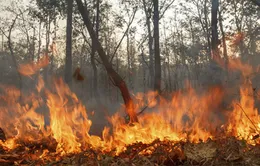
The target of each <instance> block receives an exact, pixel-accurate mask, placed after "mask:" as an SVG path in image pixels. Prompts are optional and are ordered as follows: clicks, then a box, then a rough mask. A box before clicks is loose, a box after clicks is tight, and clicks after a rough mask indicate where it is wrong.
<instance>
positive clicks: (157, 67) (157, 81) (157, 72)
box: [153, 0, 161, 92]
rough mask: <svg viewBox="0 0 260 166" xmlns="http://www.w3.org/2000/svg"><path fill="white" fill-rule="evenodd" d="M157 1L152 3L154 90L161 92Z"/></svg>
mask: <svg viewBox="0 0 260 166" xmlns="http://www.w3.org/2000/svg"><path fill="white" fill-rule="evenodd" d="M158 3H159V2H158V0H154V1H153V5H154V16H153V17H154V18H153V21H154V60H155V70H154V71H155V80H154V90H156V91H158V92H161V59H160V43H159V41H160V39H159V9H158V8H159V4H158Z"/></svg>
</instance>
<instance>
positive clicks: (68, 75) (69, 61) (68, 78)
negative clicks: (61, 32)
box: [65, 0, 73, 84]
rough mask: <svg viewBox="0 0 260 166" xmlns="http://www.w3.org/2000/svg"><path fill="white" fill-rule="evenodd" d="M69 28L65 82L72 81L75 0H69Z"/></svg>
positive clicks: (67, 32)
mask: <svg viewBox="0 0 260 166" xmlns="http://www.w3.org/2000/svg"><path fill="white" fill-rule="evenodd" d="M67 1H68V6H67V29H66V61H65V82H66V83H67V84H70V83H71V81H72V58H71V54H72V8H73V0H67Z"/></svg>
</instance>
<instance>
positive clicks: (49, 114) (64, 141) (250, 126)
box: [0, 57, 260, 158]
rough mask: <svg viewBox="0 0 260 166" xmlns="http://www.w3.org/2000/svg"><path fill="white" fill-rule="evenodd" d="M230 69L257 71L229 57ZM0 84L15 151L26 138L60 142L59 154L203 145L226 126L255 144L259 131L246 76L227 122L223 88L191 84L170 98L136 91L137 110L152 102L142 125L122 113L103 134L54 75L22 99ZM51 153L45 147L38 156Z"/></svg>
mask: <svg viewBox="0 0 260 166" xmlns="http://www.w3.org/2000/svg"><path fill="white" fill-rule="evenodd" d="M45 58H46V57H45ZM46 64H47V61H46V59H42V60H40V61H39V62H38V63H37V64H34V63H30V64H28V65H22V66H21V67H20V73H23V74H24V75H28V76H29V75H30V76H31V75H33V74H36V72H37V71H38V70H39V69H40V68H42V67H44V66H45V65H46ZM228 68H229V69H230V70H239V71H242V74H243V76H244V77H245V78H247V77H248V76H249V75H251V74H252V73H253V72H254V69H253V67H251V66H250V65H247V64H243V63H242V62H241V61H239V60H238V59H232V60H230V63H229V66H228ZM0 88H1V89H2V91H3V95H2V96H0V98H1V99H3V100H2V101H3V103H1V106H0V127H1V128H3V130H4V131H5V133H6V136H7V140H6V141H0V145H1V146H3V147H5V148H6V149H14V148H16V147H17V146H19V143H21V142H23V143H24V142H28V143H42V142H46V141H47V142H48V143H47V144H51V145H55V148H56V153H57V154H60V155H66V154H68V153H79V152H80V151H82V150H84V149H88V148H93V149H99V150H101V151H103V152H107V151H109V152H111V151H114V153H115V155H116V154H119V153H120V152H122V151H124V150H126V145H130V144H133V143H136V142H142V143H147V144H149V143H152V142H153V141H154V140H156V139H159V140H171V141H190V142H194V143H198V142H201V141H206V140H207V139H215V137H216V136H217V135H218V129H219V126H223V127H222V128H223V130H225V134H230V135H232V136H235V137H237V138H239V139H245V140H246V141H247V142H248V143H250V144H255V143H256V140H254V141H253V140H252V136H253V135H254V134H259V131H260V116H259V114H258V110H257V109H256V108H255V106H254V102H255V98H254V97H253V96H252V95H251V96H250V94H253V93H254V92H253V89H252V85H251V82H250V80H247V79H246V81H245V82H244V83H243V84H242V86H241V88H240V99H239V100H237V101H233V102H232V103H231V106H232V110H230V111H227V110H221V111H223V112H225V115H226V117H227V121H225V120H223V119H221V118H219V115H220V114H221V113H220V112H219V110H220V109H221V108H220V105H221V102H222V101H223V98H224V96H225V95H226V92H225V91H224V89H223V88H220V87H212V88H209V89H208V90H206V92H205V90H204V91H196V90H195V89H193V88H192V87H191V86H190V85H187V86H186V89H184V90H182V91H177V92H175V93H173V94H171V96H170V97H167V98H163V97H161V96H158V94H157V93H156V92H148V93H146V94H143V93H137V94H136V95H135V96H134V106H133V107H132V109H133V110H132V111H133V112H138V111H139V110H142V109H143V108H144V107H146V106H147V110H145V112H144V113H141V114H140V115H139V117H138V118H139V119H138V123H131V124H126V123H125V119H124V118H123V117H122V115H120V113H119V112H118V113H116V114H115V115H113V116H111V117H109V118H108V119H109V122H110V123H111V126H106V127H105V128H104V130H103V133H102V137H99V136H95V135H90V134H89V130H90V127H91V125H92V121H91V120H89V118H88V111H87V110H86V108H85V106H84V105H83V104H82V103H81V101H80V100H79V99H78V98H77V96H76V94H75V93H73V92H72V91H71V90H70V89H69V87H68V85H66V84H65V83H64V82H63V80H62V79H61V78H59V79H55V80H54V81H53V87H52V88H51V89H47V88H46V87H44V80H43V79H42V77H41V76H39V77H38V83H37V85H36V87H35V88H36V90H35V91H33V93H30V94H29V95H27V96H25V97H23V98H20V94H21V92H20V91H19V90H18V89H16V88H15V87H6V86H3V85H1V86H0ZM26 94H27V93H26ZM90 114H91V112H90ZM46 119H48V120H49V121H50V123H49V124H48V123H46ZM51 142H56V143H57V144H55V143H51ZM258 143H260V142H259V141H258ZM51 145H49V146H51ZM50 153H51V152H50V151H49V150H47V149H45V150H44V151H43V152H42V154H41V155H39V158H43V157H46V156H48V155H49V154H50Z"/></svg>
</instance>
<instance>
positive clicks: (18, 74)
mask: <svg viewBox="0 0 260 166" xmlns="http://www.w3.org/2000/svg"><path fill="white" fill-rule="evenodd" d="M17 18H18V15H17V16H16V17H15V19H14V20H13V23H12V25H11V26H10V28H9V32H8V36H7V43H8V48H9V50H10V54H11V57H12V60H13V63H14V66H15V69H16V71H17V76H18V78H19V86H20V91H21V92H22V76H21V74H20V73H19V72H18V65H17V62H16V59H15V56H14V51H13V46H12V39H11V38H12V37H11V36H12V31H13V28H14V25H15V22H16V19H17ZM21 98H22V93H20V99H21Z"/></svg>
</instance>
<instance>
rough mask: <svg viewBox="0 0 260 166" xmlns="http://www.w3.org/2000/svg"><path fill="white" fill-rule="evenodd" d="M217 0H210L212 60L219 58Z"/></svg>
mask: <svg viewBox="0 0 260 166" xmlns="http://www.w3.org/2000/svg"><path fill="white" fill-rule="evenodd" d="M218 8H219V2H218V0H212V9H211V30H212V31H211V34H212V36H211V49H212V50H211V54H212V58H213V59H215V58H219V52H218Z"/></svg>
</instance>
